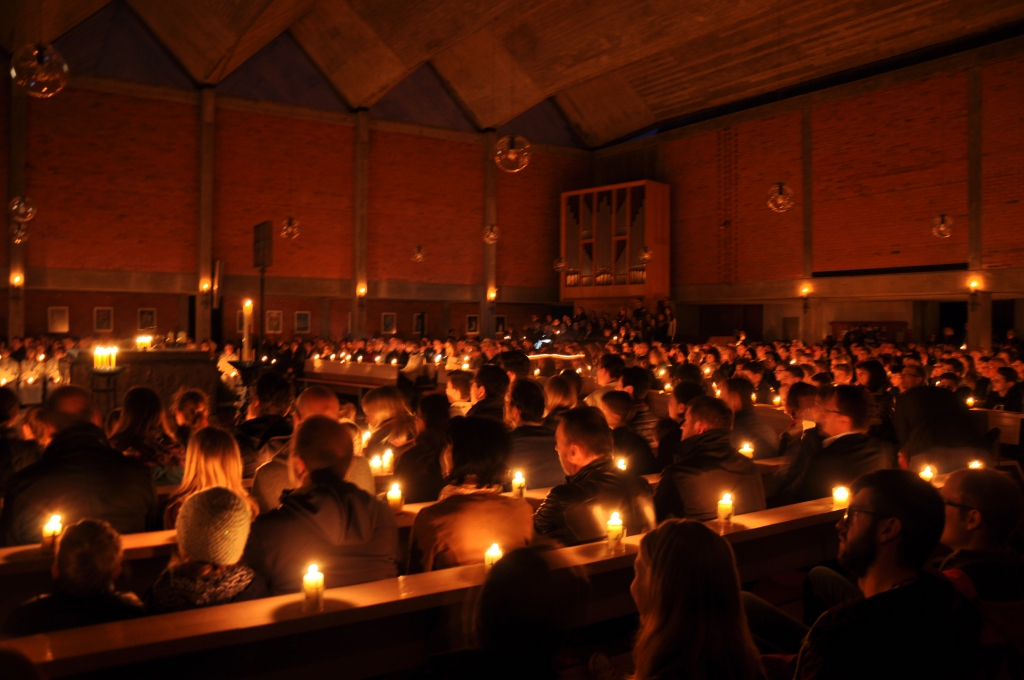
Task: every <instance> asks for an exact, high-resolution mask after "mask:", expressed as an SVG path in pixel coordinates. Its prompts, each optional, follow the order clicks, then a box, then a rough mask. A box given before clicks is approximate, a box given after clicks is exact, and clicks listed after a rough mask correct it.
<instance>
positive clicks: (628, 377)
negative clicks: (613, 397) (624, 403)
mask: <svg viewBox="0 0 1024 680" xmlns="http://www.w3.org/2000/svg"><path fill="white" fill-rule="evenodd" d="M652 382H653V379H652V378H651V372H650V371H648V370H647V369H646V368H640V367H639V366H630V367H629V368H627V369H626V370H624V371H623V372H622V386H623V387H632V388H633V401H643V400H644V399H646V398H647V393H648V392H649V391H650V389H651V383H652Z"/></svg>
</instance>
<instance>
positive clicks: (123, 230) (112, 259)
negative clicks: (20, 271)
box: [27, 87, 198, 285]
mask: <svg viewBox="0 0 1024 680" xmlns="http://www.w3.org/2000/svg"><path fill="white" fill-rule="evenodd" d="M197 115H198V114H197V112H196V107H195V106H191V105H188V104H181V103H175V102H170V101H159V100H153V99H143V98H134V97H127V96H123V95H117V94H107V93H97V92H89V91H86V90H76V89H74V88H71V87H68V88H65V89H64V91H62V92H61V93H60V95H59V96H57V97H54V98H53V99H43V100H38V99H32V98H29V106H28V168H27V181H28V189H27V193H28V195H29V196H31V197H32V199H33V200H34V201H35V204H36V208H37V209H38V213H37V214H36V217H35V219H34V220H32V223H31V229H30V231H31V238H30V240H29V242H28V248H27V251H28V252H27V263H28V265H29V266H36V267H60V268H68V269H113V270H122V271H125V270H132V271H163V272H191V271H195V269H196V221H197V205H198V203H197V201H198V198H197V193H196V186H197V181H198V179H197V176H198V162H197V134H198V120H197ZM28 283H29V285H31V281H29V282H28Z"/></svg>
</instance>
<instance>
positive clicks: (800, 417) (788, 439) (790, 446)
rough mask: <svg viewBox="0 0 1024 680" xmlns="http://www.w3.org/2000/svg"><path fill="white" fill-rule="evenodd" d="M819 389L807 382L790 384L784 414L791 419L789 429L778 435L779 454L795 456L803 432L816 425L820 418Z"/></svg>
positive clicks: (798, 449)
mask: <svg viewBox="0 0 1024 680" xmlns="http://www.w3.org/2000/svg"><path fill="white" fill-rule="evenodd" d="M818 395H819V390H818V388H816V387H815V386H814V385H811V384H809V383H803V382H801V383H796V384H794V385H791V386H790V388H789V393H788V394H786V403H785V411H786V415H788V416H790V417H791V418H792V419H793V422H792V423H791V424H790V426H789V429H787V430H786V431H785V432H783V433H782V436H781V437H779V455H780V456H795V455H796V454H797V453H799V451H800V442H801V441H803V438H804V433H805V432H807V431H808V430H812V429H814V428H815V427H816V425H817V421H818V420H820V419H821V418H820V413H819V412H820V410H821V409H820V405H821V404H820V400H819V398H818Z"/></svg>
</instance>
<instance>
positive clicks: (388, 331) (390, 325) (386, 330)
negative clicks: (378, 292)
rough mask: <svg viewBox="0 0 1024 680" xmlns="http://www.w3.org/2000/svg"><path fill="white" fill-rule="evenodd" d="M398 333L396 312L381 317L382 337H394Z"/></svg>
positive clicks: (386, 313) (385, 313)
mask: <svg viewBox="0 0 1024 680" xmlns="http://www.w3.org/2000/svg"><path fill="white" fill-rule="evenodd" d="M397 331H398V315H397V314H395V313H394V312H384V313H383V314H381V315H380V332H381V335H394V334H395V333H396V332H397Z"/></svg>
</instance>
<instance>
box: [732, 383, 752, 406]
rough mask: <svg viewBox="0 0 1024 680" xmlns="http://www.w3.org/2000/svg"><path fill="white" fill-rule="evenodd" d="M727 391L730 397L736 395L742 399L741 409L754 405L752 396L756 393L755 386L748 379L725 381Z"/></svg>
mask: <svg viewBox="0 0 1024 680" xmlns="http://www.w3.org/2000/svg"><path fill="white" fill-rule="evenodd" d="M725 389H726V390H728V391H729V396H732V395H736V396H738V397H739V398H740V408H741V409H745V408H750V407H751V406H752V405H753V403H754V402H753V401H752V400H751V398H750V395H752V394H753V393H754V385H753V384H752V383H751V382H750V381H749V380H747V379H746V378H729V379H728V380H726V381H725Z"/></svg>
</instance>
